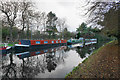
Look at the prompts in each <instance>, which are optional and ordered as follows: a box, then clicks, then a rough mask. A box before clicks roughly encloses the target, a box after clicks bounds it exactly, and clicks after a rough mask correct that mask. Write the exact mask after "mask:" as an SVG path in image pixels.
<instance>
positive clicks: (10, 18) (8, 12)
mask: <svg viewBox="0 0 120 80" xmlns="http://www.w3.org/2000/svg"><path fill="white" fill-rule="evenodd" d="M18 8H19V3H18V2H1V4H0V11H1V12H2V13H3V14H4V15H5V17H6V19H7V22H8V25H9V27H10V41H11V42H12V41H13V35H12V28H13V26H14V25H15V19H16V18H17V13H18Z"/></svg>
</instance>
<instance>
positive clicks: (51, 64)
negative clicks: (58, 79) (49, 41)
mask: <svg viewBox="0 0 120 80" xmlns="http://www.w3.org/2000/svg"><path fill="white" fill-rule="evenodd" d="M46 63H47V69H48V71H49V72H51V71H52V70H55V68H56V67H57V63H56V59H55V52H53V53H49V54H48V55H47V56H46Z"/></svg>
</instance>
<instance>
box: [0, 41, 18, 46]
mask: <svg viewBox="0 0 120 80" xmlns="http://www.w3.org/2000/svg"><path fill="white" fill-rule="evenodd" d="M15 44H18V42H14V43H8V44H7V46H14V45H15ZM3 46H5V45H4V44H0V47H3Z"/></svg>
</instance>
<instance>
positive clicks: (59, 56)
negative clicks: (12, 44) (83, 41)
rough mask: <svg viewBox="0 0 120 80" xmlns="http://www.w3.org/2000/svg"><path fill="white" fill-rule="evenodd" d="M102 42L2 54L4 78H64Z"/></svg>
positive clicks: (1, 74) (2, 74)
mask: <svg viewBox="0 0 120 80" xmlns="http://www.w3.org/2000/svg"><path fill="white" fill-rule="evenodd" d="M101 45H102V43H100V44H98V43H96V44H91V45H87V46H85V45H84V46H79V44H78V45H70V46H61V47H55V48H48V49H43V50H34V51H25V52H18V51H15V50H12V51H10V52H8V53H5V54H3V55H2V60H1V61H0V63H1V64H2V65H0V68H1V69H0V70H1V71H0V76H2V78H64V77H65V75H66V74H68V73H69V72H71V71H72V69H73V68H74V67H75V66H77V65H78V64H79V63H82V61H83V60H84V59H86V58H87V57H88V56H90V55H91V54H92V52H93V51H94V50H95V49H97V48H99V47H100V46H101Z"/></svg>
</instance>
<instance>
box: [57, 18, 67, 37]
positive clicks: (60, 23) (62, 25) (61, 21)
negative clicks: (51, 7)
mask: <svg viewBox="0 0 120 80" xmlns="http://www.w3.org/2000/svg"><path fill="white" fill-rule="evenodd" d="M57 26H58V27H59V31H60V35H61V36H60V39H61V38H62V35H63V34H62V32H63V30H64V28H65V26H66V19H65V18H62V19H60V18H59V19H58V20H57Z"/></svg>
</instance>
